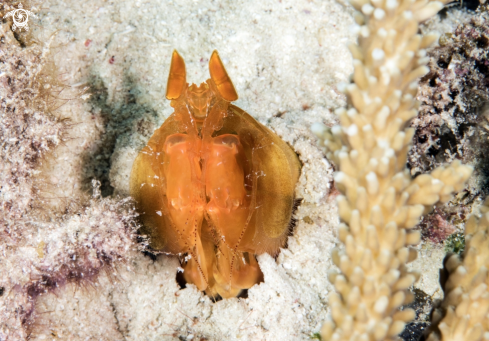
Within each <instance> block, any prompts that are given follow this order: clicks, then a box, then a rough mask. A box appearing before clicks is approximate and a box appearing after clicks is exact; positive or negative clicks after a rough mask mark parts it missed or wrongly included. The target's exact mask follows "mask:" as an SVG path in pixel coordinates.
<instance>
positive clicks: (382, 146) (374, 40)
mask: <svg viewBox="0 0 489 341" xmlns="http://www.w3.org/2000/svg"><path fill="white" fill-rule="evenodd" d="M351 3H352V5H353V6H354V7H355V8H356V9H357V10H358V11H361V13H360V12H357V13H356V15H355V19H356V22H357V24H358V26H357V27H356V30H357V31H358V33H359V35H360V37H359V43H358V45H351V46H350V51H351V53H352V55H353V58H354V62H353V64H354V67H355V70H354V73H353V83H351V84H349V85H345V86H344V87H343V88H344V92H345V93H346V94H347V97H348V100H349V102H350V105H351V109H349V110H346V109H338V110H337V111H336V113H337V114H338V116H339V118H340V125H338V126H334V127H333V128H332V129H328V128H326V127H325V126H322V125H316V126H313V131H314V132H316V133H317V134H318V135H319V136H320V137H321V139H322V143H323V145H324V146H325V147H326V148H327V150H328V154H327V155H328V157H329V158H331V159H333V160H334V161H335V162H336V164H337V165H339V172H337V173H336V175H335V182H336V184H337V187H338V189H339V190H340V192H341V193H342V195H340V196H338V200H337V201H338V211H339V216H340V220H341V222H342V223H341V224H340V227H339V231H338V235H339V239H340V241H341V242H342V243H344V244H345V248H344V249H335V250H334V251H333V254H332V257H333V262H334V263H335V264H336V265H337V266H338V267H339V269H340V270H341V272H337V271H335V270H333V271H331V272H330V274H329V279H330V281H331V283H333V284H334V286H335V289H336V291H337V293H332V294H331V295H330V297H329V302H330V305H331V315H332V319H331V320H329V321H327V322H326V323H325V324H324V326H323V328H322V330H321V335H322V337H323V338H324V339H325V340H395V339H397V335H398V334H399V333H400V332H401V331H402V330H403V329H404V327H405V325H406V322H408V321H410V320H412V319H413V318H414V311H413V310H412V309H404V310H402V311H399V310H398V309H399V307H401V306H402V305H406V304H409V303H410V302H412V300H413V294H412V293H411V292H409V291H408V288H409V287H410V286H411V285H412V284H413V283H414V282H415V281H416V279H417V278H419V275H420V274H419V273H417V272H410V271H408V270H407V268H406V264H407V263H408V262H410V261H412V260H414V259H415V258H416V257H417V252H416V251H415V250H414V249H410V248H409V246H410V245H416V244H417V243H418V242H419V241H420V239H421V235H420V231H414V230H412V228H413V227H414V226H415V225H416V224H417V223H418V221H419V218H420V217H421V215H422V214H423V213H427V212H429V211H430V210H431V209H432V208H433V205H435V204H436V203H445V202H447V201H448V200H449V199H450V198H451V197H452V194H453V193H454V192H457V191H460V190H461V189H462V188H463V186H464V183H465V181H466V180H467V179H468V178H469V176H470V175H471V173H472V168H471V167H468V166H464V165H462V164H461V163H460V161H455V162H453V164H452V165H451V166H448V167H438V168H436V169H435V170H434V171H433V172H432V173H431V175H428V174H423V175H420V176H418V177H416V178H415V179H411V176H410V174H409V171H408V170H407V169H406V168H405V163H406V159H407V152H408V150H409V147H410V143H411V139H412V136H413V134H414V129H413V128H406V125H407V123H408V122H409V120H410V119H412V118H413V117H415V116H416V114H417V108H418V106H419V104H418V103H417V102H416V101H415V99H414V96H415V95H416V92H417V89H418V81H417V79H418V78H419V77H421V76H423V75H425V74H426V73H427V72H428V71H429V69H428V67H426V64H427V63H428V61H429V58H427V57H426V50H425V48H427V47H428V46H430V45H431V44H432V43H433V42H434V41H435V40H436V39H437V37H438V36H437V35H436V34H428V35H426V36H424V37H421V36H420V35H419V34H417V32H418V23H419V22H421V21H423V20H425V19H427V18H429V17H430V16H432V15H433V14H435V13H436V12H437V11H438V10H439V9H441V8H442V7H443V4H442V3H441V2H436V1H431V2H428V1H396V0H389V1H385V2H383V1H377V0H372V1H361V0H353V1H352V2H351ZM362 13H363V14H362Z"/></svg>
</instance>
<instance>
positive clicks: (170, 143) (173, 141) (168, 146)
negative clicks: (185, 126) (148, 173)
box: [163, 134, 188, 153]
mask: <svg viewBox="0 0 489 341" xmlns="http://www.w3.org/2000/svg"><path fill="white" fill-rule="evenodd" d="M187 140H188V136H187V135H185V134H173V135H170V136H168V137H167V138H166V141H165V144H164V147H163V150H164V151H165V153H170V151H171V150H172V148H173V147H174V146H175V145H178V144H181V143H185V142H187Z"/></svg>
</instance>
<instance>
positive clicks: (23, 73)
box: [0, 25, 136, 340]
mask: <svg viewBox="0 0 489 341" xmlns="http://www.w3.org/2000/svg"><path fill="white" fill-rule="evenodd" d="M49 51H50V49H49V42H47V43H45V44H44V46H40V45H36V44H34V45H32V46H23V47H22V46H20V44H19V43H18V41H17V40H16V39H15V37H14V35H13V34H12V31H10V29H9V27H8V26H7V25H0V115H1V119H0V146H1V148H0V254H1V261H0V339H1V340H21V339H25V338H27V337H28V335H29V332H30V328H31V324H32V323H33V321H34V317H35V315H36V311H35V298H36V297H37V296H39V295H42V294H44V293H46V292H48V291H51V290H55V289H56V288H57V287H60V286H62V285H63V284H65V283H67V282H72V281H77V282H79V281H83V280H94V276H95V275H96V274H98V273H99V272H100V271H101V270H103V269H110V268H112V267H113V266H115V264H116V262H117V261H124V260H125V259H126V257H127V256H126V255H127V254H128V253H129V252H128V251H129V250H130V249H131V248H133V246H134V241H133V239H134V238H133V236H134V232H135V227H136V226H135V222H134V218H135V215H136V214H135V212H134V209H133V208H132V205H131V203H130V202H129V200H128V199H124V200H117V199H109V198H104V199H102V198H101V197H100V193H99V189H98V187H99V184H98V183H97V182H94V191H95V193H94V195H93V198H92V199H91V200H89V201H87V202H83V203H81V202H75V201H74V202H71V203H70V205H68V206H66V207H64V208H63V210H58V211H56V210H54V211H53V210H47V209H46V205H45V201H46V200H47V198H48V197H49V195H48V194H47V191H49V189H50V184H48V183H47V182H46V179H44V178H43V177H42V176H40V174H39V173H40V171H39V169H40V168H41V167H42V166H43V162H45V158H46V157H47V156H48V155H50V154H52V153H53V152H55V150H56V148H57V147H59V146H60V145H61V144H63V143H65V142H66V141H67V139H69V128H70V124H69V122H67V121H66V120H63V119H60V118H57V117H56V116H55V115H53V114H52V110H53V107H55V105H54V106H53V102H51V101H50V97H51V96H49V95H50V94H51V90H50V86H51V85H53V84H52V82H51V83H50V81H49V77H50V75H49V73H48V72H47V71H46V68H47V65H49V62H50V59H49V58H50V54H49V53H50V52H49ZM46 79H48V80H46Z"/></svg>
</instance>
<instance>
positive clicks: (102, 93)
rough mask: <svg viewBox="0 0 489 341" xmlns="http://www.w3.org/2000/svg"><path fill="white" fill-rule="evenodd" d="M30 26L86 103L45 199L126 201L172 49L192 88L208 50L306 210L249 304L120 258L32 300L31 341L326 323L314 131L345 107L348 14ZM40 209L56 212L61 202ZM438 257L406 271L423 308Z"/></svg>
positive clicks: (188, 13)
mask: <svg viewBox="0 0 489 341" xmlns="http://www.w3.org/2000/svg"><path fill="white" fill-rule="evenodd" d="M36 13H37V18H32V20H33V23H34V24H35V25H34V26H33V27H32V26H31V27H32V30H33V34H34V35H36V36H38V37H40V38H39V39H40V40H41V41H46V42H47V41H51V38H50V37H54V38H52V41H51V45H50V47H49V49H50V53H51V55H52V58H54V61H55V64H56V67H57V68H58V72H59V74H60V75H62V80H63V82H64V83H65V84H67V85H70V86H71V88H72V89H74V90H73V91H75V90H76V89H80V88H84V87H88V89H89V90H88V92H86V94H85V95H84V96H82V97H79V98H75V99H73V100H71V101H69V102H67V103H66V104H65V105H63V106H62V107H60V108H59V109H58V110H57V111H56V115H58V117H61V118H68V119H69V120H70V123H71V125H70V129H69V131H68V134H69V136H70V138H69V140H68V141H67V142H66V143H64V144H62V145H60V146H58V147H57V148H56V150H55V153H54V155H51V157H50V161H49V162H46V163H45V164H43V166H42V167H41V169H40V171H41V172H42V174H43V179H47V181H50V182H51V184H52V187H51V190H50V195H52V197H53V198H57V197H59V198H62V197H70V198H71V199H77V198H79V200H80V201H83V200H86V199H84V198H85V197H86V193H87V191H88V187H87V179H91V178H96V179H98V180H100V181H101V184H102V185H101V191H102V194H103V195H113V196H119V197H120V198H123V197H127V196H128V190H129V174H130V170H131V167H132V163H133V161H134V159H135V157H136V155H137V153H138V151H139V150H140V149H141V148H142V147H143V146H144V145H145V143H146V142H147V140H148V139H149V137H150V136H151V135H152V132H153V131H154V130H155V129H156V128H158V127H159V126H160V125H161V124H162V123H163V122H164V120H165V119H166V118H167V117H168V116H169V115H170V114H171V113H172V111H173V109H172V108H171V107H170V105H169V102H168V101H167V100H166V99H165V91H166V80H167V75H168V70H169V65H170V58H171V53H172V51H173V49H177V50H178V51H179V53H180V54H181V55H182V56H183V57H184V59H185V62H186V65H187V81H188V82H189V83H197V84H200V83H201V82H203V81H205V80H206V79H207V78H208V77H209V75H208V69H207V63H208V60H209V57H210V55H211V53H212V51H213V50H214V49H216V50H218V51H219V53H220V56H221V58H222V59H223V62H224V64H225V66H226V68H227V70H228V73H229V75H230V77H231V79H232V80H233V82H234V85H235V87H236V89H237V91H238V94H239V96H240V99H239V100H238V101H237V102H235V104H236V105H237V106H239V107H240V108H242V109H244V110H245V111H247V112H248V113H250V114H251V115H252V116H253V117H254V118H255V119H257V120H258V121H259V122H261V123H263V124H265V125H266V126H267V127H269V128H271V129H272V130H273V131H275V132H276V133H277V134H278V135H279V136H280V137H282V138H283V139H284V140H285V141H286V142H288V143H289V144H290V145H291V146H292V147H293V148H294V150H295V151H296V152H297V153H298V155H299V158H300V160H301V162H302V164H303V168H302V174H301V177H300V180H299V184H298V186H297V189H296V196H297V197H298V198H303V202H302V205H301V206H300V207H299V209H298V211H297V213H296V217H297V219H298V224H297V227H296V228H295V231H294V233H293V236H291V237H290V238H289V241H288V248H287V249H285V250H282V252H281V253H280V255H279V256H278V258H277V259H273V258H272V257H270V256H269V255H266V254H265V255H261V256H259V257H258V260H259V264H260V267H261V269H262V271H263V273H264V275H265V282H264V283H261V284H260V285H256V286H254V287H252V288H251V289H250V290H249V291H248V298H245V299H243V298H241V299H238V298H234V299H226V300H221V301H219V302H215V303H214V302H212V301H211V299H210V298H209V297H207V296H205V295H203V294H202V293H201V292H199V291H197V289H196V288H195V287H194V286H193V285H188V286H187V288H185V289H180V288H179V286H178V284H177V283H176V280H175V274H176V271H177V267H178V265H179V264H178V260H177V259H176V258H171V257H167V256H159V257H158V258H157V260H156V261H153V260H151V259H150V258H148V257H146V256H144V255H143V254H142V253H140V252H137V251H134V250H128V251H127V255H126V256H127V257H126V258H127V261H126V262H124V263H120V264H116V266H115V267H114V268H113V269H114V271H116V272H114V273H112V270H108V271H106V272H101V274H100V276H98V278H97V280H96V281H95V282H91V283H90V284H87V285H84V284H80V283H67V284H65V285H63V286H59V287H58V288H56V289H55V290H52V291H50V292H48V293H45V294H42V295H39V296H37V298H36V302H35V308H34V310H33V313H32V316H34V317H33V321H34V322H33V323H32V325H31V326H30V330H29V332H30V340H174V339H175V340H176V339H180V340H192V339H193V340H238V339H239V340H309V339H310V338H311V337H312V335H313V334H314V333H317V332H318V331H319V329H320V327H321V325H322V322H323V321H324V320H325V319H326V317H327V313H328V307H327V294H328V292H329V291H330V290H331V289H332V287H331V285H330V284H329V283H328V280H327V271H328V269H329V268H331V267H332V262H331V260H330V252H331V249H332V248H333V247H334V246H335V244H336V238H335V235H334V230H335V227H336V226H337V224H338V218H337V215H336V208H335V205H334V197H335V192H334V190H333V189H332V187H331V186H332V174H333V168H332V166H331V164H330V163H329V162H328V161H327V160H326V159H325V156H324V154H323V152H322V151H321V150H320V149H319V148H318V147H317V144H316V139H315V137H314V136H313V135H312V133H311V132H310V130H309V128H310V125H311V124H312V123H314V122H323V123H325V124H327V125H332V124H334V122H335V117H334V115H333V111H334V109H335V108H337V107H339V106H344V105H345V98H344V96H343V95H342V94H341V93H339V92H338V91H337V90H336V84H337V83H339V82H345V81H347V80H348V77H349V75H350V74H351V72H352V70H353V68H352V59H351V55H350V53H349V52H348V49H347V47H346V46H347V44H348V43H350V42H353V41H354V40H355V37H354V36H353V35H352V34H351V33H350V31H349V29H348V27H349V26H350V25H351V24H352V23H353V19H352V17H351V14H352V9H351V8H350V7H349V6H348V5H346V4H345V3H343V2H341V1H332V0H326V1H306V0H299V1H285V0H284V1H270V0H268V1H225V2H220V1H190V0H181V1H156V0H149V1H139V0H136V1H122V0H121V1H93V0H89V1H75V0H67V1H61V0H59V1H55V0H46V1H44V2H43V3H42V6H40V7H39V8H37V12H36ZM6 25H7V24H5V23H4V24H3V26H4V29H5V26H6ZM47 205H48V206H49V209H50V210H52V211H53V212H56V211H63V210H64V209H65V207H64V205H65V202H64V201H62V200H58V201H57V200H51V201H50V202H49V204H47ZM60 228H63V225H61V226H60ZM422 248H423V247H422ZM31 251H32V252H33V253H34V254H36V253H35V252H34V251H33V250H31ZM442 257H443V251H442V250H439V249H436V248H433V247H431V246H430V247H424V248H423V251H422V252H421V257H420V258H419V260H418V261H417V264H415V265H414V266H415V267H418V268H419V267H421V269H423V277H422V279H421V281H420V283H419V284H418V285H419V286H420V287H421V288H422V289H423V290H424V291H425V292H427V293H428V294H433V293H435V292H437V288H438V287H437V285H438V283H437V277H438V272H437V271H436V269H437V268H438V267H439V266H440V264H441V259H442ZM0 267H2V263H1V262H0ZM111 269H112V268H111ZM4 270H5V269H4ZM0 300H1V298H0ZM11 339H12V340H13V339H14V338H9V339H8V340H11Z"/></svg>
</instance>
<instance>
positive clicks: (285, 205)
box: [130, 51, 300, 298]
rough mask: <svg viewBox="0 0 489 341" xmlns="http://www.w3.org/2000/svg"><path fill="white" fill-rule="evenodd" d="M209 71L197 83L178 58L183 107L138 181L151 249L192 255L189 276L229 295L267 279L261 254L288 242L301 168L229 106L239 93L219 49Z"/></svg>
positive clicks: (146, 157) (172, 96)
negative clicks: (258, 257)
mask: <svg viewBox="0 0 489 341" xmlns="http://www.w3.org/2000/svg"><path fill="white" fill-rule="evenodd" d="M209 70H210V75H211V78H210V79H208V80H207V81H206V82H205V83H202V84H201V85H200V86H198V87H197V86H196V85H195V84H192V85H190V86H189V85H188V83H187V82H186V71H185V62H184V61H183V58H182V57H181V56H180V55H179V54H178V52H176V51H174V52H173V56H172V62H171V67H170V74H169V76H168V85H167V93H166V97H167V99H169V100H171V103H170V105H171V106H172V107H173V108H174V109H175V111H174V113H173V114H172V115H171V116H170V117H169V118H168V119H167V120H166V121H165V122H164V123H163V125H162V126H161V127H160V128H159V129H157V130H156V131H155V133H154V135H153V136H152V137H151V139H150V140H149V142H148V144H147V146H146V147H144V148H143V149H142V150H141V152H140V153H139V155H138V156H137V158H136V161H135V162H134V165H133V169H132V173H131V179H130V182H131V184H130V185H131V195H132V196H133V197H134V198H135V200H136V202H137V207H138V210H139V212H140V214H141V220H142V223H143V226H144V227H143V229H144V233H145V234H147V235H148V236H149V237H150V246H151V247H152V248H153V249H155V250H157V251H161V252H165V253H171V254H179V255H184V258H182V265H183V269H184V277H185V280H186V281H187V282H189V283H193V284H195V285H196V286H197V288H199V290H202V291H206V293H207V294H209V295H211V296H218V295H219V296H221V297H223V298H227V297H235V296H237V295H238V294H239V293H240V291H241V290H243V289H248V288H250V287H251V286H253V285H254V284H256V283H258V282H259V281H260V280H261V278H262V277H263V274H262V273H261V270H260V267H259V266H258V262H257V260H256V255H258V254H261V253H265V252H268V253H269V254H271V255H276V254H277V253H278V252H279V250H280V247H283V246H284V245H285V242H286V238H287V235H288V232H289V229H290V222H291V217H292V213H293V209H294V203H295V200H294V190H295V185H296V183H297V180H298V178H299V175H300V163H299V160H298V158H297V155H296V154H295V152H294V151H293V150H292V149H291V148H290V147H289V146H288V145H287V144H286V143H285V142H284V141H282V140H281V139H280V138H279V137H278V136H277V135H276V134H274V133H273V132H272V131H270V130H269V129H268V128H266V127H265V126H263V125H262V124H260V123H258V122H257V121H256V120H255V119H253V118H252V117H251V116H250V115H249V114H247V113H246V112H244V111H243V110H241V109H240V108H238V107H236V106H234V105H232V104H231V103H230V102H232V101H234V100H236V99H237V98H238V95H237V93H236V90H235V88H234V85H233V83H232V82H231V79H230V78H229V76H228V74H227V72H226V69H225V68H224V65H223V64H222V62H221V59H220V58H219V55H218V54H217V51H214V52H213V53H212V56H211V58H210V61H209Z"/></svg>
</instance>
